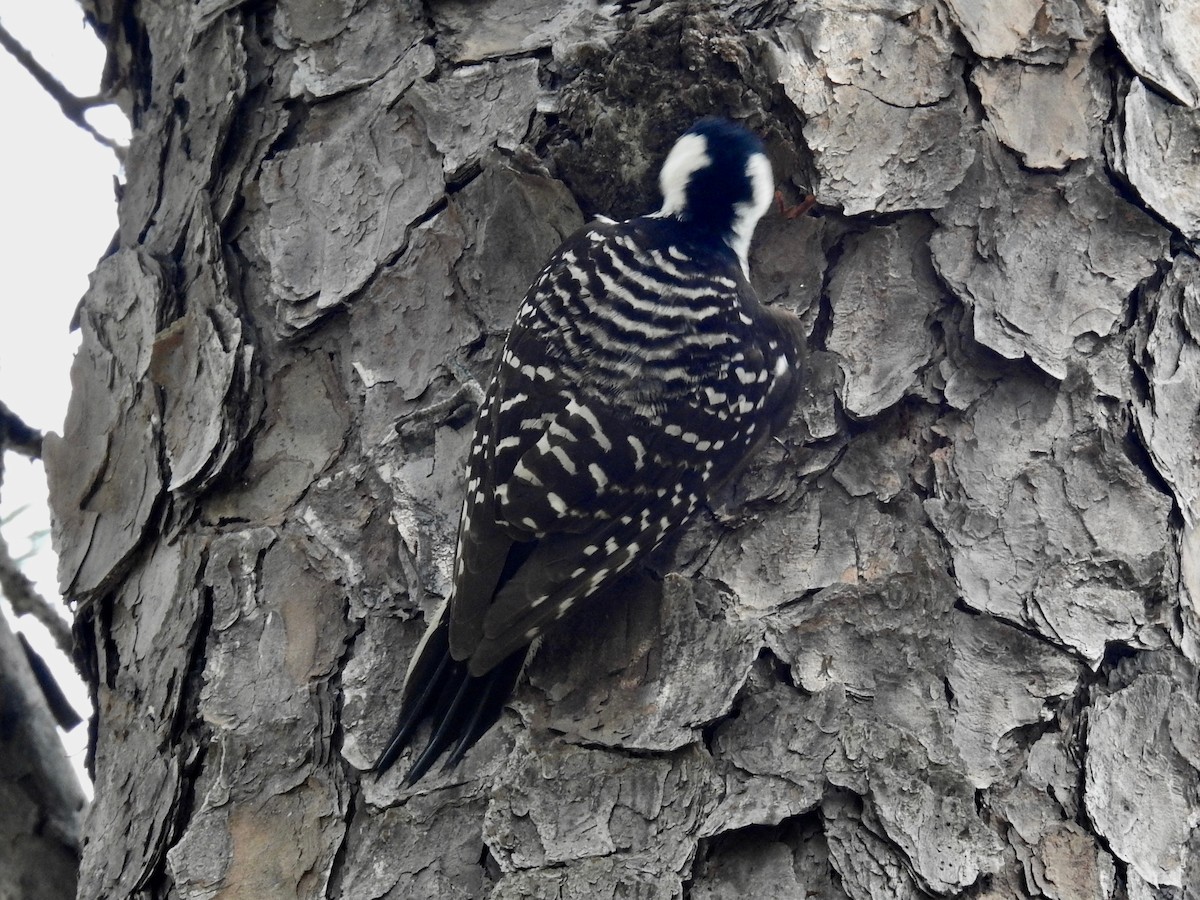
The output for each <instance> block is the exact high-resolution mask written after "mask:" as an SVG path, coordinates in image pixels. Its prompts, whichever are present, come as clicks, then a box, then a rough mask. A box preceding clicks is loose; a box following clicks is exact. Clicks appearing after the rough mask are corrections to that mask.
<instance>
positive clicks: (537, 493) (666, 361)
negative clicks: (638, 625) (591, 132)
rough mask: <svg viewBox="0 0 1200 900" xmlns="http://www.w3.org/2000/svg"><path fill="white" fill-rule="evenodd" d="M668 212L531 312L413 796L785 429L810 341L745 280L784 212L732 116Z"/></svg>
mask: <svg viewBox="0 0 1200 900" xmlns="http://www.w3.org/2000/svg"><path fill="white" fill-rule="evenodd" d="M659 184H660V187H661V190H662V194H663V204H662V208H661V209H659V210H658V211H657V212H654V213H651V214H649V215H646V216H640V217H638V218H634V219H629V220H628V221H624V222H614V221H612V220H609V219H603V218H601V219H597V220H595V221H593V222H592V223H591V224H590V225H587V226H585V227H583V228H582V229H580V230H579V231H578V232H576V233H575V234H574V235H573V236H571V237H570V238H568V239H567V240H566V242H564V243H563V245H562V246H561V247H559V249H558V250H557V251H556V252H555V253H554V255H553V256H551V258H550V261H549V262H548V263H546V265H545V267H544V268H543V269H542V270H541V272H540V273H539V274H538V276H537V278H536V280H535V281H534V283H533V286H532V287H531V288H530V289H529V292H528V293H527V294H526V295H525V298H524V300H523V301H522V303H521V306H520V309H519V310H518V312H517V317H516V321H515V322H514V323H513V326H512V329H511V330H510V332H509V334H508V339H507V341H506V343H505V345H504V349H503V352H502V353H501V355H500V359H499V361H498V365H497V368H496V372H495V375H494V376H493V378H492V381H491V384H490V386H489V388H488V390H487V393H486V395H485V398H484V401H483V405H482V407H481V409H480V412H479V419H478V422H477V423H476V427H475V437H474V440H473V442H472V444H471V449H470V454H469V458H468V463H467V477H466V482H467V483H466V498H465V500H464V502H463V507H462V515H461V518H460V521H459V528H458V547H457V552H456V554H455V560H454V571H453V586H452V589H451V592H450V596H449V598H448V600H447V602H446V603H445V604H444V605H443V606H442V608H441V610H440V611H439V613H438V614H437V616H436V617H435V618H434V619H433V621H432V623H431V624H430V626H429V628H428V630H427V631H426V633H425V636H424V638H423V639H422V641H421V643H420V645H419V646H418V648H417V651H416V653H415V654H414V657H413V662H412V664H411V665H410V667H409V670H408V675H407V678H406V681H405V686H404V690H403V694H402V699H401V711H400V717H399V722H398V724H397V726H396V730H395V732H394V734H393V737H392V739H391V741H390V742H389V743H388V745H387V747H386V748H385V749H384V751H383V752H382V753H381V754H380V756H379V758H378V760H377V761H376V762H375V765H374V769H375V771H376V772H377V773H382V772H384V771H386V770H387V769H388V768H389V767H390V766H391V765H392V764H393V763H394V762H395V761H396V759H397V758H398V757H399V756H400V754H401V753H402V752H403V751H404V750H405V748H406V747H407V746H408V745H409V744H410V742H411V741H412V739H413V737H414V736H415V734H416V732H417V730H418V728H419V727H420V726H421V724H422V723H423V722H425V721H430V722H431V734H430V736H429V738H428V741H427V743H426V744H425V746H424V749H423V750H421V752H420V753H418V754H416V758H415V759H414V760H413V761H412V762H411V764H410V768H409V771H408V775H407V783H409V784H413V783H415V782H416V781H417V780H418V779H419V778H421V776H422V775H424V774H425V773H426V772H427V771H428V770H429V768H430V767H431V766H432V765H433V764H434V762H436V760H437V759H438V758H439V757H440V756H441V755H442V754H443V753H444V752H445V751H446V750H447V749H449V751H450V753H449V756H448V757H447V760H446V763H445V766H446V768H449V767H451V766H454V765H456V764H457V763H458V762H459V760H461V759H462V757H463V755H464V754H465V753H466V752H467V751H468V750H469V749H470V748H471V746H472V745H473V744H474V743H475V742H476V741H477V740H478V739H479V738H480V737H481V736H482V735H483V734H484V732H486V731H487V730H488V728H490V727H491V725H492V724H493V723H494V722H495V721H496V720H497V719H498V718H499V715H500V712H501V710H502V708H503V705H504V703H505V701H506V700H507V699H508V697H509V695H510V694H511V692H512V690H513V687H514V686H515V684H516V681H517V679H518V677H519V676H520V673H521V671H522V669H523V667H524V665H525V663H526V661H527V658H528V657H529V656H530V653H531V647H535V646H536V644H537V642H538V641H539V638H540V637H541V635H542V633H543V632H544V631H545V630H546V629H547V628H549V627H550V626H551V625H553V624H554V623H555V622H558V621H559V620H561V619H563V618H565V617H567V616H569V615H571V614H572V613H574V612H576V611H577V610H579V609H580V608H581V607H582V606H584V605H585V604H587V603H589V602H592V601H593V599H594V598H597V597H599V596H600V595H601V594H602V592H603V590H604V588H605V587H606V586H607V585H609V584H610V583H612V582H613V581H614V580H615V579H617V578H618V577H619V576H621V575H622V574H624V573H625V572H627V571H628V570H629V568H630V567H631V566H633V565H634V564H635V563H637V562H638V561H639V560H640V559H642V558H643V557H645V556H646V555H647V554H648V553H650V552H651V551H652V550H654V549H655V548H656V547H658V546H659V544H661V543H662V542H663V540H665V539H666V538H667V537H668V536H669V535H670V534H672V532H674V531H676V530H677V529H679V528H680V527H681V526H682V525H684V524H685V523H686V522H687V521H688V520H689V519H691V518H692V517H693V516H694V515H695V514H696V512H697V510H699V509H700V508H701V506H702V504H704V503H705V502H706V500H707V499H708V498H709V497H710V496H711V495H712V494H713V493H714V492H715V491H716V490H717V489H718V488H719V487H720V486H721V485H723V484H724V483H725V482H727V481H728V480H729V479H730V478H731V477H733V476H734V475H735V474H736V473H737V472H738V471H739V470H740V469H741V467H742V466H743V465H744V463H745V462H746V461H747V460H748V459H749V457H750V456H751V455H752V454H753V453H754V451H755V450H756V449H757V448H758V447H759V446H760V445H761V444H762V443H763V442H764V441H765V440H767V439H768V438H769V437H770V435H771V433H772V432H773V431H774V430H776V429H777V428H779V427H780V426H781V425H782V424H784V423H785V422H786V421H787V418H788V416H789V414H790V413H791V410H792V407H793V406H794V405H795V401H796V398H797V394H798V392H799V386H800V364H801V354H802V352H803V345H804V334H803V331H802V328H801V325H800V322H799V320H798V319H797V318H796V317H795V316H794V315H792V314H791V313H790V312H787V311H784V310H780V309H771V308H767V307H764V306H763V305H762V304H760V303H759V301H758V299H757V297H756V295H755V293H754V288H753V287H751V285H750V281H749V265H748V262H747V256H748V254H749V251H750V240H751V237H752V235H753V234H754V228H755V225H756V224H757V223H758V220H759V219H760V218H761V217H762V215H763V213H764V212H766V210H767V208H768V207H769V206H770V204H771V202H772V199H773V198H774V196H775V184H774V178H773V176H772V173H771V164H770V162H768V160H767V157H766V154H765V152H764V150H763V145H762V142H761V141H760V140H759V139H758V138H757V137H756V136H754V135H753V134H752V133H751V132H749V131H747V130H746V129H744V128H742V127H741V126H740V125H736V124H734V123H733V122H729V121H726V120H723V119H715V118H709V119H702V120H700V121H699V122H697V123H696V124H694V125H693V126H692V127H691V128H690V129H688V131H686V132H685V133H684V134H683V135H682V136H680V138H679V139H678V140H677V141H676V143H675V145H674V146H673V147H672V149H671V151H670V153H669V154H668V155H667V158H666V161H665V162H664V163H663V166H662V170H661V173H660V176H659Z"/></svg>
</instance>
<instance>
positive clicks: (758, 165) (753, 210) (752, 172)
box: [729, 153, 775, 278]
mask: <svg viewBox="0 0 1200 900" xmlns="http://www.w3.org/2000/svg"><path fill="white" fill-rule="evenodd" d="M746 178H747V179H748V180H749V182H750V191H751V197H750V199H749V200H747V201H746V202H744V203H739V204H737V205H736V206H735V207H734V208H733V239H732V240H731V241H730V242H729V245H730V246H731V247H733V250H734V252H735V253H736V254H737V255H738V260H739V261H740V262H741V264H742V271H743V272H745V273H746V277H747V278H749V277H750V262H749V260H748V257H749V255H750V239H751V238H752V237H754V228H755V226H757V225H758V220H759V219H761V218H762V217H763V214H764V213H766V211H767V210H768V209H770V207H771V200H772V199H773V198H774V196H775V173H774V172H772V171H771V161H770V160H768V159H767V158H766V156H764V155H763V154H761V153H755V154H754V155H753V156H751V157H750V159H748V160H747V161H746Z"/></svg>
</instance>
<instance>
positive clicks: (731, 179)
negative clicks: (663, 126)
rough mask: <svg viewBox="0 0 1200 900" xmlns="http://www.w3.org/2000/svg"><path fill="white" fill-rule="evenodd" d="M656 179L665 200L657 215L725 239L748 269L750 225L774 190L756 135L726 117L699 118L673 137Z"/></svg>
mask: <svg viewBox="0 0 1200 900" xmlns="http://www.w3.org/2000/svg"><path fill="white" fill-rule="evenodd" d="M658 183H659V187H660V188H661V189H662V194H663V205H662V209H660V210H659V211H658V213H657V214H656V215H658V216H660V217H666V216H672V217H674V218H675V219H676V220H678V221H679V222H680V223H682V224H683V225H685V226H686V227H687V228H688V229H689V230H692V231H694V232H695V233H696V234H698V235H702V236H704V237H710V238H711V237H715V238H719V239H720V240H722V241H724V242H725V243H726V244H728V245H729V247H731V248H732V249H733V251H734V252H735V253H736V254H737V256H738V260H739V261H740V262H741V264H742V269H743V270H744V271H749V270H748V265H747V261H746V258H747V256H748V254H749V252H750V239H751V237H753V235H754V227H755V226H756V225H757V224H758V220H759V219H761V218H762V216H763V213H765V212H766V211H767V208H768V207H769V206H770V205H771V198H772V197H773V196H774V195H775V177H774V175H773V174H772V172H771V163H770V162H769V161H768V160H767V155H766V152H765V151H764V150H763V144H762V141H760V140H759V139H758V137H757V136H755V135H754V134H753V133H751V132H749V131H747V130H746V129H745V128H743V127H742V126H741V125H737V124H735V123H733V122H730V121H728V120H727V119H718V118H708V119H701V120H700V121H698V122H696V123H695V124H694V125H693V126H692V127H691V128H689V129H688V130H687V131H686V132H684V133H683V134H682V135H680V137H679V139H678V140H677V141H676V142H675V146H673V147H672V148H671V152H670V153H668V154H667V159H666V161H665V162H664V163H663V167H662V171H661V172H660V173H659V176H658Z"/></svg>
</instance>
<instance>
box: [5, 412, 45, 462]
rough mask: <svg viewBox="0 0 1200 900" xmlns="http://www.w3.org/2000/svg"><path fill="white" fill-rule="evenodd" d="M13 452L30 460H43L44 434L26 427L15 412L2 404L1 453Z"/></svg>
mask: <svg viewBox="0 0 1200 900" xmlns="http://www.w3.org/2000/svg"><path fill="white" fill-rule="evenodd" d="M3 450H13V451H15V452H17V453H20V454H21V455H22V456H27V457H29V458H30V459H41V458H42V433H41V432H40V431H38V430H37V429H36V428H31V427H30V426H28V425H26V424H25V422H24V420H22V419H21V417H20V416H18V415H17V414H16V413H15V412H13V411H12V410H11V409H9V408H8V407H7V406H5V405H4V404H3V403H0V451H3Z"/></svg>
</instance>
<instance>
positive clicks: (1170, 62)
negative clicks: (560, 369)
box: [46, 0, 1200, 900]
mask: <svg viewBox="0 0 1200 900" xmlns="http://www.w3.org/2000/svg"><path fill="white" fill-rule="evenodd" d="M85 6H87V8H88V9H89V12H90V15H91V16H92V17H93V18H94V20H95V22H96V23H97V25H98V26H99V29H100V31H101V33H102V35H103V36H104V37H105V39H106V41H107V43H108V45H109V49H110V69H109V78H110V80H111V86H112V88H113V89H114V90H115V91H116V92H117V93H118V95H119V96H120V97H121V98H122V100H123V102H124V104H125V106H126V108H127V110H128V111H129V112H130V114H131V116H132V120H133V123H134V136H133V143H132V146H131V147H130V150H129V156H128V164H127V183H126V184H125V186H124V188H123V198H122V202H121V207H120V233H119V240H118V242H117V245H116V249H115V250H114V252H113V253H112V254H111V255H110V256H109V257H108V258H107V259H105V260H104V261H103V262H102V263H101V264H100V266H99V268H98V269H97V272H96V274H95V276H94V278H93V282H92V287H91V290H90V291H89V292H88V294H87V296H86V297H85V298H84V300H83V302H82V305H81V308H80V314H79V322H80V327H81V329H82V331H83V341H82V346H81V350H80V353H79V356H78V358H77V361H76V364H75V369H74V373H73V378H74V384H75V395H74V399H73V401H72V405H71V410H70V413H69V415H68V419H67V424H66V429H65V434H64V435H63V437H62V438H61V439H52V440H49V441H48V442H47V447H46V455H47V462H48V468H49V471H50V475H51V478H52V491H53V496H52V502H53V505H54V512H55V537H56V542H57V545H58V548H59V551H60V554H61V560H62V563H61V573H60V575H61V581H62V585H63V588H64V590H65V591H66V592H68V594H69V595H70V596H71V597H72V598H73V599H74V600H75V601H76V602H77V603H78V604H79V606H78V609H79V617H78V625H77V629H78V632H79V634H80V635H81V637H82V639H83V641H84V645H85V647H86V648H87V653H88V655H89V658H90V661H91V678H92V681H93V686H94V691H95V696H96V700H97V708H98V722H97V735H98V743H97V746H96V749H95V760H94V763H95V771H96V803H95V805H94V807H93V809H92V812H91V815H90V817H89V820H88V824H87V827H86V829H85V846H84V863H83V869H82V874H81V882H80V896H81V897H99V896H103V897H126V896H133V897H145V898H149V897H163V898H166V897H179V898H193V897H196V898H198V897H216V896H229V897H232V896H255V897H305V898H308V897H346V898H356V900H357V898H371V897H395V898H434V897H439V898H440V897H464V898H485V897H487V898H493V900H500V898H525V897H573V898H606V897H613V898H616V897H621V898H635V897H636V898H664V900H665V898H679V897H683V896H685V895H686V896H690V897H693V898H726V897H728V898H732V897H749V896H762V897H803V896H821V897H830V898H839V897H846V898H853V900H859V898H877V897H889V898H890V897H924V896H936V897H972V898H995V900H1000V898H1006V900H1007V898H1014V897H1016V898H1043V897H1044V898H1055V900H1068V898H1106V900H1149V898H1181V900H1182V898H1196V897H1200V830H1198V825H1197V823H1198V822H1200V788H1198V783H1200V782H1198V774H1200V704H1198V702H1197V692H1198V686H1200V680H1198V675H1197V665H1198V664H1200V616H1198V615H1197V602H1198V601H1200V563H1198V562H1197V556H1198V555H1200V538H1197V536H1196V535H1197V532H1196V528H1195V526H1196V521H1197V514H1198V513H1200V507H1198V506H1197V503H1198V502H1200V500H1198V497H1200V493H1198V492H1200V476H1198V474H1197V472H1198V471H1200V465H1198V463H1200V460H1198V458H1197V453H1198V451H1197V447H1200V425H1198V424H1197V422H1198V418H1197V409H1198V407H1200V263H1198V262H1197V260H1196V258H1195V256H1194V246H1193V245H1192V244H1191V243H1190V242H1191V241H1193V240H1194V239H1195V238H1196V237H1197V224H1196V206H1197V204H1196V196H1197V193H1198V191H1197V187H1198V185H1200V164H1198V163H1197V159H1200V153H1198V147H1200V112H1198V110H1197V102H1198V95H1197V90H1196V84H1197V73H1198V72H1200V64H1198V62H1197V56H1196V50H1195V48H1196V47H1197V46H1200V34H1197V31H1196V29H1197V28H1198V27H1200V26H1198V25H1197V24H1196V22H1195V21H1194V17H1193V18H1191V19H1189V18H1188V17H1187V16H1186V15H1185V14H1183V13H1180V12H1178V11H1177V9H1176V8H1177V6H1178V4H1171V3H1168V4H1146V3H1141V2H1135V0H1129V2H1125V0H1112V2H1110V3H1109V4H1108V15H1107V18H1106V15H1105V10H1104V8H1102V7H1101V5H1100V4H1099V0H1042V2H1016V0H996V2H987V3H977V2H974V0H972V2H967V0H888V2H878V3H874V4H868V3H862V4H860V3H847V2H841V0H838V2H833V0H831V2H817V0H814V2H808V3H802V4H787V3H772V2H766V3H763V2H739V0H730V2H727V3H715V4H687V3H679V2H666V3H662V4H651V3H645V4H636V3H635V4H623V5H613V6H601V5H599V4H596V3H592V2H588V0H572V2H568V3H562V2H559V0H538V2H528V0H482V2H479V0H471V2H468V0H440V2H437V3H429V4H422V3H419V2H416V0H409V2H392V0H387V2H385V0H361V2H349V0H344V2H330V3H322V2H305V0H284V2H278V3H267V4H245V3H239V2H234V0H205V2H200V3H196V4H190V5H188V4H166V3H163V4H153V3H150V4H138V5H136V6H132V5H128V4H125V3H123V2H117V0H89V2H87V3H85ZM1152 6H1153V7H1156V9H1158V12H1156V13H1155V15H1153V16H1150V15H1149V14H1147V13H1145V10H1144V9H1143V7H1145V8H1149V7H1152ZM714 112H715V113H720V114H724V115H729V116H733V117H736V118H739V119H742V120H744V121H746V122H747V123H748V124H749V125H750V126H751V127H753V128H755V129H756V130H758V131H759V132H760V133H762V134H763V135H764V137H765V139H766V141H767V145H768V148H769V151H770V153H771V156H772V159H773V162H774V164H775V167H776V175H777V178H778V180H779V183H780V186H781V188H782V190H783V191H784V194H785V196H786V197H788V199H796V198H797V197H798V196H799V195H800V194H802V193H803V191H804V189H805V188H807V187H809V186H811V187H812V189H813V190H814V192H815V193H816V196H817V198H818V201H819V204H820V206H819V208H818V211H819V214H818V215H816V216H811V217H806V218H802V219H796V220H788V219H784V218H782V217H775V218H769V219H768V220H767V221H766V222H764V223H763V225H762V226H761V227H760V230H759V237H758V241H757V243H756V247H755V250H754V252H753V254H752V260H751V264H752V269H753V272H754V281H755V283H756V285H757V287H758V289H759V291H760V294H761V295H762V296H763V298H764V299H765V300H767V301H769V302H774V303H781V304H785V305H787V306H789V307H791V308H792V309H794V310H796V311H797V312H798V313H799V314H800V316H801V317H802V319H803V320H804V321H805V322H806V324H807V325H808V327H809V330H810V334H811V337H810V346H811V351H812V352H811V355H810V357H809V360H808V363H807V369H806V378H807V385H806V389H805V395H804V399H803V400H802V403H801V406H800V408H799V409H798V410H797V413H796V415H795V416H794V418H793V421H792V423H791V425H790V427H789V428H788V429H787V430H786V431H785V432H784V434H783V435H781V441H780V443H778V444H774V445H771V446H770V447H768V448H767V449H766V450H765V451H764V452H763V453H762V454H761V456H760V457H759V458H758V459H757V460H756V461H755V463H754V465H752V466H751V467H750V469H749V470H748V471H747V472H746V473H745V475H744V476H743V477H742V478H741V479H740V480H739V482H738V483H737V484H736V485H734V486H732V487H731V488H730V490H729V491H728V493H727V496H725V497H723V498H722V501H721V502H720V503H717V504H714V509H713V510H711V512H710V513H709V514H707V515H705V516H704V517H702V518H701V520H700V521H699V522H697V523H696V524H695V525H693V526H692V527H690V528H689V529H688V530H687V532H686V533H685V534H683V535H682V536H681V537H680V538H679V540H677V541H676V542H675V543H674V544H673V545H672V546H671V547H670V548H669V549H667V550H666V551H665V552H661V553H659V554H658V555H656V557H655V558H654V559H653V561H652V564H651V565H650V566H648V567H647V568H646V570H644V571H642V572H639V573H637V574H636V575H635V576H632V577H631V578H630V580H629V581H628V583H627V584H626V585H625V586H624V589H623V590H622V591H620V592H617V593H616V595H612V596H609V597H607V598H606V599H605V601H604V602H603V603H599V604H597V605H596V606H595V607H594V608H592V609H590V610H587V611H585V612H583V613H582V614H581V615H580V616H579V617H578V618H576V619H574V620H572V624H571V625H570V627H567V628H563V629H562V630H560V632H559V633H557V634H555V635H553V636H551V637H550V638H549V639H548V640H547V641H546V642H545V645H544V647H543V648H542V650H541V651H540V653H539V655H538V657H537V658H536V659H535V661H534V662H533V663H532V664H531V666H530V667H529V670H528V672H527V676H526V678H524V679H523V681H522V683H521V686H520V687H519V689H518V692H517V695H516V697H515V698H514V700H513V703H512V704H511V709H510V711H509V712H506V713H505V715H504V717H503V718H502V720H501V722H500V723H499V725H498V727H496V728H495V729H493V730H492V731H491V732H490V734H489V735H488V736H486V737H485V738H484V739H483V740H482V741H480V743H479V744H478V745H477V746H476V748H475V749H474V750H473V751H472V752H471V753H470V754H469V755H468V757H467V758H466V759H465V760H464V762H463V763H462V764H461V765H460V766H459V767H458V768H457V769H455V770H453V771H450V772H446V773H440V774H438V773H434V774H431V775H430V776H429V777H427V778H426V779H425V780H424V781H422V782H421V783H420V784H419V785H417V786H416V787H415V788H406V787H404V786H403V785H402V783H401V778H400V776H401V774H402V769H403V767H402V766H401V767H399V768H398V770H397V771H396V772H395V773H392V774H389V775H388V776H387V777H385V778H382V779H379V780H376V779H375V778H374V777H372V776H370V775H368V774H365V769H366V767H367V766H368V764H369V762H370V761H371V760H372V759H373V757H374V756H375V754H376V753H377V752H378V750H379V749H380V746H381V744H382V742H383V741H384V740H385V738H386V735H387V733H388V731H389V729H390V728H391V726H392V724H393V717H394V714H395V704H396V701H397V699H398V695H399V690H400V686H401V682H402V678H403V673H404V670H405V666H406V664H407V660H408V658H409V655H410V653H411V652H412V649H413V647H414V646H415V644H416V642H417V640H418V639H419V637H420V635H421V633H422V630H423V628H424V622H425V619H426V617H427V616H428V615H429V614H430V612H431V611H432V610H433V609H434V608H435V606H436V603H437V601H438V600H439V598H441V597H442V596H444V595H445V593H446V591H447V588H448V584H449V579H448V573H449V567H450V564H451V558H452V554H453V549H454V529H455V525H456V519H457V514H458V509H459V505H460V503H461V491H462V484H461V476H462V462H463V457H464V453H465V449H466V446H467V442H468V440H469V437H470V432H471V424H472V421H473V416H474V405H473V404H474V400H475V399H477V398H478V383H479V382H482V381H484V380H486V378H487V377H488V374H489V371H490V368H491V366H492V364H493V362H494V359H495V355H496V352H497V350H498V348H499V347H500V345H501V342H502V339H503V329H504V328H505V327H506V326H507V323H508V322H509V320H510V319H511V316H512V314H513V312H514V310H515V308H516V304H517V303H518V301H519V299H520V296H521V294H522V292H523V291H524V289H525V287H526V285H527V284H528V282H529V280H530V278H531V276H532V275H533V274H534V273H535V272H536V270H537V269H538V267H539V266H540V265H541V263H542V262H543V260H544V259H545V258H546V256H547V255H548V254H549V253H550V252H551V250H552V249H553V248H554V247H555V246H556V244H557V243H558V242H559V241H560V240H561V239H562V238H563V237H564V236H565V235H566V234H568V233H569V232H570V231H571V230H572V229H573V228H575V227H576V226H577V225H579V224H580V223H581V222H582V221H583V220H584V217H585V216H588V215H591V214H593V213H607V214H614V215H621V216H625V215H629V214H632V213H637V212H643V211H647V210H649V209H650V208H652V207H653V206H654V204H655V199H656V198H655V197H654V193H653V177H654V171H655V169H654V167H655V164H656V163H657V161H658V160H659V159H661V155H662V153H663V151H664V150H665V148H666V147H667V145H668V144H669V142H670V141H671V140H672V139H673V138H674V137H675V135H676V134H677V133H678V132H679V131H680V130H682V128H683V127H685V126H686V125H687V124H689V123H690V122H691V120H693V119H694V118H696V117H698V116H700V115H703V114H709V113H714Z"/></svg>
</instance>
